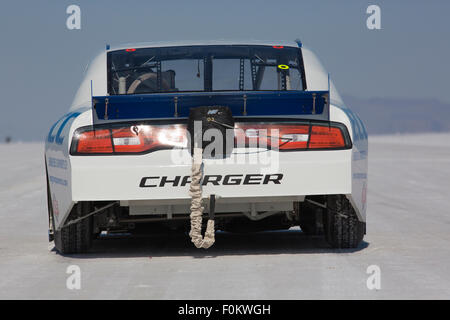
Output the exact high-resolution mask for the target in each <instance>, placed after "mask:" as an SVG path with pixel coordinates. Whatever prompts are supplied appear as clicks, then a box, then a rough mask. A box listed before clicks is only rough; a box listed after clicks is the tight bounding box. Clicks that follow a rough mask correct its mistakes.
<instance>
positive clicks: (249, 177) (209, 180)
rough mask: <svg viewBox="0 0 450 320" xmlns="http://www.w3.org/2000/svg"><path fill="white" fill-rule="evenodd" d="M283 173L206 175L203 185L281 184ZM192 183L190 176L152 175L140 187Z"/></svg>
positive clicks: (144, 178)
mask: <svg viewBox="0 0 450 320" xmlns="http://www.w3.org/2000/svg"><path fill="white" fill-rule="evenodd" d="M282 179H283V174H282V173H275V174H256V173H255V174H245V175H244V174H227V175H220V174H217V175H214V174H213V175H205V176H204V177H203V180H202V186H207V185H214V186H220V185H222V186H237V185H261V184H270V183H273V184H281V180H282ZM188 183H191V177H190V176H174V177H170V178H169V177H168V176H150V177H143V178H142V179H141V181H140V183H139V187H140V188H155V187H165V186H172V187H184V186H186V185H187V184H188Z"/></svg>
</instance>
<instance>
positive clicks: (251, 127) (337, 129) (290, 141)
mask: <svg viewBox="0 0 450 320" xmlns="http://www.w3.org/2000/svg"><path fill="white" fill-rule="evenodd" d="M236 126H237V130H235V136H236V140H237V145H238V146H243V144H244V145H245V146H246V147H263V148H264V147H267V148H269V149H278V150H280V151H289V150H308V149H343V148H349V147H351V146H350V142H349V140H350V139H348V138H347V139H346V133H344V130H343V129H342V128H341V125H336V126H334V125H319V124H317V125H316V124H314V125H309V124H307V125H303V124H282V123H281V124H270V125H264V124H252V123H237V124H236ZM239 142H240V143H239Z"/></svg>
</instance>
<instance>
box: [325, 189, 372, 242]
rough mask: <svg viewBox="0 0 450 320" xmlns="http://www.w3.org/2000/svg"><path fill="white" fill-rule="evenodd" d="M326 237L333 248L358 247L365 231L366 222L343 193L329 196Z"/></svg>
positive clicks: (326, 214)
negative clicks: (361, 219) (360, 219)
mask: <svg viewBox="0 0 450 320" xmlns="http://www.w3.org/2000/svg"><path fill="white" fill-rule="evenodd" d="M324 220H325V221H324V226H325V238H326V240H327V242H328V243H329V244H330V246H331V247H333V248H356V247H357V246H358V245H359V244H360V242H361V241H362V239H363V237H364V233H365V223H364V222H361V221H359V220H358V217H357V215H356V212H355V210H354V209H353V207H352V205H351V204H350V201H349V200H348V199H347V198H346V197H345V196H343V195H333V196H328V197H327V209H326V213H325V219H324Z"/></svg>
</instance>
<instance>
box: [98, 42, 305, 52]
mask: <svg viewBox="0 0 450 320" xmlns="http://www.w3.org/2000/svg"><path fill="white" fill-rule="evenodd" d="M297 41H298V42H297ZM212 45H260V46H261V45H262V46H284V47H295V48H298V47H299V46H301V42H300V41H299V40H296V41H292V40H291V41H289V40H202V41H200V40H192V41H186V40H183V41H151V42H136V43H125V44H120V45H116V46H109V45H107V51H115V50H123V49H127V48H136V49H138V48H160V47H178V46H212Z"/></svg>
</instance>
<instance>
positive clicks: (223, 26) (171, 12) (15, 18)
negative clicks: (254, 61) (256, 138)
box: [0, 0, 450, 140]
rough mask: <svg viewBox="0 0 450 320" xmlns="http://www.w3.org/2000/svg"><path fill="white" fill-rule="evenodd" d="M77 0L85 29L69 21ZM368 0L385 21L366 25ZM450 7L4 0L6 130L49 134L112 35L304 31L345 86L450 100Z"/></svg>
mask: <svg viewBox="0 0 450 320" xmlns="http://www.w3.org/2000/svg"><path fill="white" fill-rule="evenodd" d="M70 4H76V5H79V6H80V7H81V30H68V29H67V28H66V19H67V17H68V15H67V14H66V8H67V6H69V5H70ZM370 4H377V5H379V6H380V8H381V27H382V29H381V30H368V29H367V27H366V19H367V17H368V15H367V14H366V8H367V7H368V5H370ZM449 14H450V2H449V1H437V0H434V1H406V0H405V1H400V0H397V1H356V0H355V1H352V0H347V1H325V0H322V1H317V0H316V1H312V0H311V1H300V0H297V1H281V0H280V1H272V2H270V3H269V2H268V1H214V0H209V1H203V0H190V1H169V0H166V1H137V0H135V1H133V0H128V1H104V0H102V1H99V0H88V1H65V0H52V1H50V0H40V1H31V0H30V1H20V0H16V1H2V3H1V10H0V30H1V31H0V41H1V44H2V45H1V48H2V49H1V50H0V70H1V75H2V76H1V77H0V95H1V100H0V110H1V117H0V140H3V139H4V138H3V137H4V136H6V135H11V136H13V138H15V139H16V140H17V139H22V140H42V137H43V136H44V135H45V133H46V132H47V130H48V128H49V127H50V125H51V123H52V122H54V121H55V120H56V119H57V118H59V117H60V116H61V115H62V114H64V113H65V112H66V111H67V109H68V107H69V105H70V103H71V100H72V99H73V96H74V94H75V91H76V89H77V86H78V85H79V83H80V81H81V79H82V74H83V70H84V68H85V66H86V64H87V63H88V62H89V60H90V59H91V58H92V57H93V56H94V55H95V54H96V53H97V52H99V51H100V50H102V49H103V48H104V47H105V44H106V43H110V44H119V43H124V42H125V43H126V42H134V41H151V40H191V39H192V40H199V39H217V38H225V39H248V38H252V39H286V40H290V39H295V38H300V39H301V40H302V42H303V43H304V45H305V46H308V47H309V48H311V49H312V50H314V51H315V52H316V53H317V54H318V56H319V57H320V59H321V60H322V62H323V64H324V65H325V67H326V68H327V69H328V71H329V72H330V73H331V77H332V79H333V80H334V82H335V84H336V86H337V88H338V90H339V91H340V92H341V93H342V94H344V95H352V96H355V97H358V98H392V97H396V98H413V99H428V98H433V99H435V98H437V99H439V100H442V101H444V102H450V95H449V94H447V91H448V87H449V80H448V77H449V74H450V63H449V62H448V59H449V57H450V41H449V38H450V32H449V31H450V26H449V23H448V15H449Z"/></svg>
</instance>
